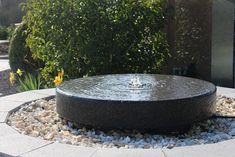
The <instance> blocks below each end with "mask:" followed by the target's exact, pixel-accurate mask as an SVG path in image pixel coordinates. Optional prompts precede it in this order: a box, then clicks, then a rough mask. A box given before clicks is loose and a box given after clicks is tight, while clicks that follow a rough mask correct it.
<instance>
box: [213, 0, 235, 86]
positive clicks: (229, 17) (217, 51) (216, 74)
mask: <svg viewBox="0 0 235 157" xmlns="http://www.w3.org/2000/svg"><path fill="white" fill-rule="evenodd" d="M233 35H234V3H232V2H230V1H227V0H213V20H212V72H211V73H212V81H213V82H215V83H216V84H217V85H221V86H230V87H232V86H233V85H234V80H233V73H234V70H233V67H234V65H233V60H234V59H233Z"/></svg>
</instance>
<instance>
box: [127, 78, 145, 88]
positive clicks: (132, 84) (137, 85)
mask: <svg viewBox="0 0 235 157" xmlns="http://www.w3.org/2000/svg"><path fill="white" fill-rule="evenodd" d="M129 87H130V88H143V84H142V83H141V82H140V78H139V77H137V76H135V77H134V78H132V79H131V81H130V82H129Z"/></svg>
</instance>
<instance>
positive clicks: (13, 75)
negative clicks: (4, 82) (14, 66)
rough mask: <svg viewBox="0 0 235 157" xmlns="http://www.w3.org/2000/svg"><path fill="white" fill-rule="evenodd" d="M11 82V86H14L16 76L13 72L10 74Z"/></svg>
mask: <svg viewBox="0 0 235 157" xmlns="http://www.w3.org/2000/svg"><path fill="white" fill-rule="evenodd" d="M9 82H10V83H11V85H13V84H14V82H15V74H14V73H13V72H10V73H9Z"/></svg>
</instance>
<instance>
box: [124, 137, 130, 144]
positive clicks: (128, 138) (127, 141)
mask: <svg viewBox="0 0 235 157" xmlns="http://www.w3.org/2000/svg"><path fill="white" fill-rule="evenodd" d="M130 141H131V139H130V137H128V136H127V137H126V138H125V139H124V140H123V142H124V143H129V142H130Z"/></svg>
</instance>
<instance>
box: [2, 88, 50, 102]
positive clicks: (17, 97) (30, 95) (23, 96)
mask: <svg viewBox="0 0 235 157" xmlns="http://www.w3.org/2000/svg"><path fill="white" fill-rule="evenodd" d="M47 96H49V95H45V94H42V93H35V92H34V91H27V92H22V93H18V94H13V95H8V96H4V97H0V102H1V101H12V102H30V101H34V100H37V99H42V98H45V97H47Z"/></svg>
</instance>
